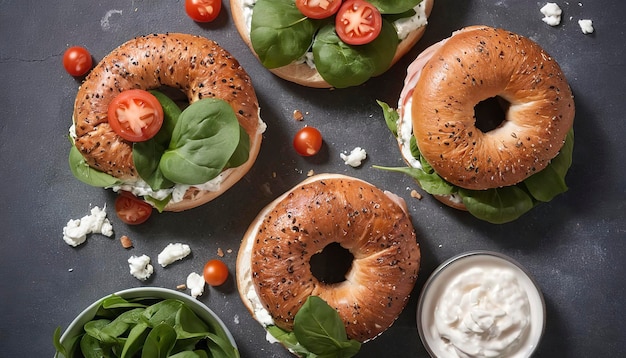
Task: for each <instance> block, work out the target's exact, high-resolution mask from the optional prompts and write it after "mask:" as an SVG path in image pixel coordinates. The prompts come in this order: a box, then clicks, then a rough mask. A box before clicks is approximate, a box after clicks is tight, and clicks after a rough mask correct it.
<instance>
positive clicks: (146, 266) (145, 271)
mask: <svg viewBox="0 0 626 358" xmlns="http://www.w3.org/2000/svg"><path fill="white" fill-rule="evenodd" d="M128 267H129V268H130V274H131V275H133V276H135V278H136V279H138V280H141V281H145V280H147V279H148V278H149V277H150V275H152V273H153V272H154V267H153V266H152V265H151V264H150V257H149V256H148V255H141V256H134V255H133V256H131V257H130V258H129V259H128Z"/></svg>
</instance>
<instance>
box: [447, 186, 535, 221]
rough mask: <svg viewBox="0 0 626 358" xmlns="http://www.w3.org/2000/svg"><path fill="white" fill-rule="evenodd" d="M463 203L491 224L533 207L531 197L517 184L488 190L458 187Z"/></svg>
mask: <svg viewBox="0 0 626 358" xmlns="http://www.w3.org/2000/svg"><path fill="white" fill-rule="evenodd" d="M459 194H460V195H461V197H462V198H463V204H464V205H465V207H466V208H467V211H469V212H470V213H471V214H472V215H474V216H475V217H477V218H479V219H482V220H485V221H488V222H490V223H492V224H504V223H506V222H509V221H513V220H515V219H517V218H519V217H520V216H522V214H524V213H526V212H527V211H529V210H530V209H532V208H533V206H534V203H533V199H532V198H531V197H530V195H528V193H526V192H525V191H524V190H522V189H520V188H519V187H518V186H516V185H513V186H507V187H503V188H494V189H488V190H466V189H462V188H460V189H459Z"/></svg>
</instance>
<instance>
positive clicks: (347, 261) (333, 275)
mask: <svg viewBox="0 0 626 358" xmlns="http://www.w3.org/2000/svg"><path fill="white" fill-rule="evenodd" d="M352 260H354V255H352V254H351V253H350V251H348V250H346V249H345V248H343V247H342V246H341V245H339V244H338V243H336V242H333V243H331V244H328V245H326V247H324V249H323V250H322V251H320V252H318V253H317V254H315V255H313V256H311V260H310V262H309V264H310V265H311V273H312V274H313V276H314V277H315V278H316V279H317V280H318V281H320V282H323V283H325V284H329V285H330V284H333V283H340V282H343V281H345V280H346V274H347V273H348V271H349V270H350V267H352Z"/></svg>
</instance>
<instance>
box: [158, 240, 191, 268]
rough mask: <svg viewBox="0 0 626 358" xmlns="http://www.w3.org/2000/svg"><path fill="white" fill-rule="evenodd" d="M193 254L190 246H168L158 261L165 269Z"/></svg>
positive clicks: (177, 244)
mask: <svg viewBox="0 0 626 358" xmlns="http://www.w3.org/2000/svg"><path fill="white" fill-rule="evenodd" d="M190 253H191V248H190V247H189V245H186V244H181V243H176V244H172V243H170V244H168V245H167V246H166V247H165V248H164V249H163V251H161V253H160V254H159V257H158V258H157V261H158V262H159V265H161V266H163V267H165V266H167V265H169V264H171V263H172V262H174V261H178V260H182V259H184V258H185V257H187V255H189V254H190Z"/></svg>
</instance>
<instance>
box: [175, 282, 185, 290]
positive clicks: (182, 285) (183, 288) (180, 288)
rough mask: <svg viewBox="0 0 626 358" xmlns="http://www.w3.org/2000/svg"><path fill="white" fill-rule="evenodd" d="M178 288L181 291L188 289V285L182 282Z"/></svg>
mask: <svg viewBox="0 0 626 358" xmlns="http://www.w3.org/2000/svg"><path fill="white" fill-rule="evenodd" d="M176 289H177V290H179V291H184V290H186V289H187V285H185V284H184V283H181V284H180V285H178V286H176Z"/></svg>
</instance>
